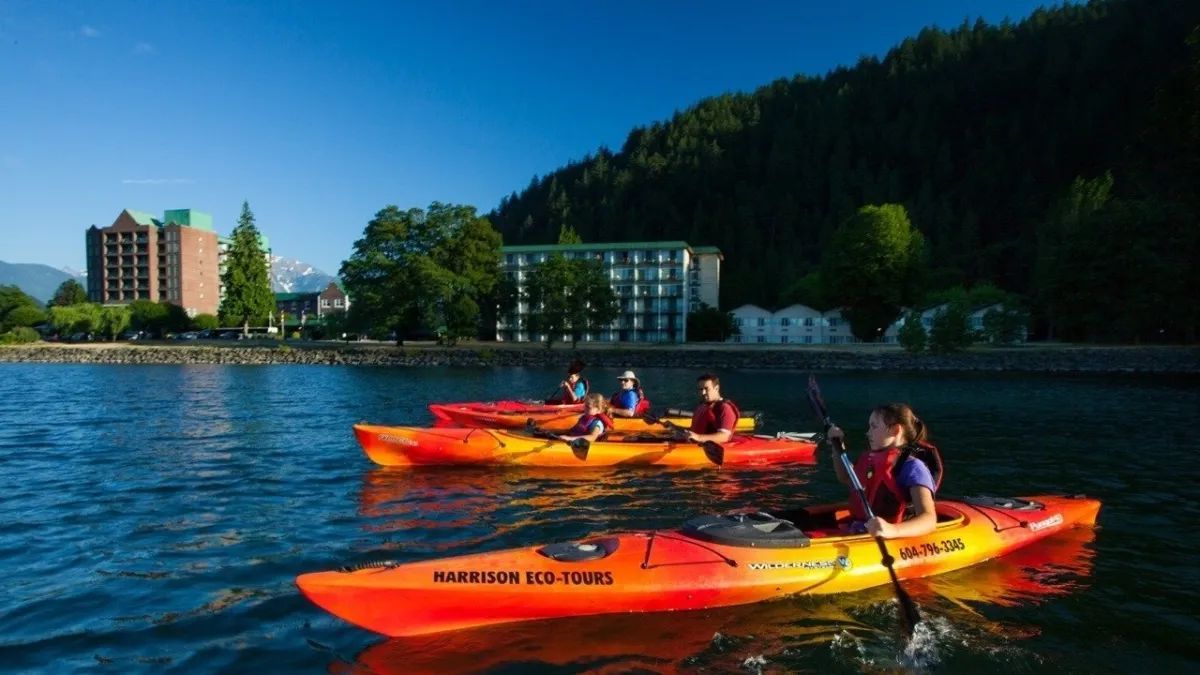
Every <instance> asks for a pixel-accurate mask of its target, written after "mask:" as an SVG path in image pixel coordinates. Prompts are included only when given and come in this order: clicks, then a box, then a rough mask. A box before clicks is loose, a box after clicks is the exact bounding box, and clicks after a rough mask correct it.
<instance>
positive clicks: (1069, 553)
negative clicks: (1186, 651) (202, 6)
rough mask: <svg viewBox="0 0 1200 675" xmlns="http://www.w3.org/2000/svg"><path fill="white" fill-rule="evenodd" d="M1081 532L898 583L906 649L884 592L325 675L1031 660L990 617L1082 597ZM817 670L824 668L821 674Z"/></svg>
mask: <svg viewBox="0 0 1200 675" xmlns="http://www.w3.org/2000/svg"><path fill="white" fill-rule="evenodd" d="M1093 539H1094V533H1093V531H1092V530H1091V529H1087V528H1083V529H1078V530H1071V531H1068V532H1065V533H1063V534H1062V535H1061V536H1056V537H1052V538H1050V539H1047V540H1044V541H1042V542H1039V543H1038V544H1035V545H1033V546H1030V547H1027V548H1025V549H1023V550H1020V551H1017V552H1014V553H1013V554H1010V555H1008V556H1006V557H1004V558H1001V559H998V560H993V561H989V562H987V563H984V564H982V565H978V566H975V567H973V568H970V569H966V570H961V571H958V572H954V573H950V574H945V575H941V576H938V577H933V578H930V579H922V580H912V581H908V582H905V584H906V587H907V588H908V590H909V592H910V593H911V594H912V595H913V597H914V599H915V600H917V602H918V603H919V605H920V609H921V612H922V614H923V616H924V617H925V621H924V622H923V624H928V625H925V626H923V630H921V631H919V632H918V636H917V638H915V639H914V640H912V641H911V642H909V643H905V641H904V640H903V639H902V638H901V636H900V633H899V624H898V621H899V620H898V616H897V614H896V610H895V602H894V600H893V598H892V594H891V590H890V588H884V587H881V588H874V589H869V590H867V591H863V592H860V593H853V594H846V595H835V596H822V597H797V598H788V599H784V600H780V601H775V602H766V603H758V604H754V605H743V606H740V607H727V608H720V609H715V610H704V611H694V612H675V613H657V614H633V615H630V614H621V615H600V616H591V617H572V618H567V619H559V620H550V621H535V622H524V623H518V624H510V625H502V626H491V627H485V628H477V629H471V630H465V631H457V632H451V633H443V634H438V635H427V636H419V637H411V638H395V639H391V640H385V641H381V642H378V643H376V644H373V645H371V646H370V647H368V648H366V649H365V650H363V651H362V652H361V653H359V654H358V655H357V656H356V657H355V658H354V661H353V663H347V662H345V661H341V660H339V661H335V662H334V663H332V664H330V667H329V670H330V672H333V673H351V672H372V673H445V672H490V671H508V672H525V671H527V670H529V669H540V670H546V671H551V672H553V671H559V670H561V671H564V672H579V671H588V672H629V671H632V670H636V671H639V672H658V673H669V672H676V671H678V670H687V671H691V670H698V669H706V670H716V671H719V672H721V671H729V672H733V671H744V670H745V669H746V668H747V667H750V668H751V669H754V668H753V667H754V665H755V664H756V663H757V664H758V665H759V666H762V665H763V664H770V669H779V668H782V669H783V670H785V671H797V670H805V671H814V670H818V669H822V668H829V667H832V668H837V669H843V670H844V669H845V668H847V667H848V666H849V667H853V668H856V669H857V668H864V667H865V668H869V669H872V670H878V669H881V668H882V669H885V670H887V669H894V668H895V667H897V666H900V667H906V668H912V667H916V668H926V667H932V666H937V665H939V663H940V665H942V666H947V667H948V666H950V665H951V664H949V663H947V661H948V660H951V659H953V660H954V662H955V663H956V664H958V665H967V664H969V663H971V662H977V661H978V660H979V659H981V658H985V659H986V658H994V655H995V651H996V649H997V638H998V637H1000V638H1003V640H1004V642H1005V643H1006V644H1007V645H1008V646H1007V649H1008V650H1009V651H1010V654H1009V658H1011V659H1014V660H1015V661H1017V662H1019V661H1021V660H1022V659H1023V658H1024V659H1028V660H1030V661H1031V662H1032V661H1036V660H1037V658H1038V657H1037V656H1036V654H1033V653H1032V652H1026V653H1025V654H1024V655H1022V649H1021V648H1020V647H1019V644H1018V645H1017V646H1014V645H1013V642H1014V641H1018V640H1021V639H1025V638H1030V637H1033V636H1036V635H1037V630H1036V629H1033V628H1030V627H1026V626H1022V625H1021V624H1020V623H1018V622H1012V621H997V620H996V617H995V616H994V611H993V609H994V608H996V607H1001V608H1016V609H1019V610H1020V613H1024V614H1029V613H1030V610H1031V609H1032V608H1033V607H1035V606H1037V605H1039V604H1042V603H1044V602H1047V601H1049V600H1050V599H1053V598H1057V597H1061V596H1064V595H1067V594H1070V593H1074V592H1077V591H1079V590H1082V589H1084V588H1086V586H1087V584H1088V578H1089V576H1090V574H1091V571H1092V559H1093V552H1092V548H1091V544H1092V542H1093ZM823 659H828V662H827V663H822V660H823Z"/></svg>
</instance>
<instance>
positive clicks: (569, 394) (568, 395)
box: [546, 377, 592, 404]
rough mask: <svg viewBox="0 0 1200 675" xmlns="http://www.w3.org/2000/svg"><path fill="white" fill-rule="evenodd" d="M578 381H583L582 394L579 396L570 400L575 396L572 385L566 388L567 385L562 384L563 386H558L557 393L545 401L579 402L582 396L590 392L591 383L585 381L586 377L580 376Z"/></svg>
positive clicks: (558, 402)
mask: <svg viewBox="0 0 1200 675" xmlns="http://www.w3.org/2000/svg"><path fill="white" fill-rule="evenodd" d="M579 381H580V382H582V383H583V396H580V397H579V398H577V399H575V400H573V401H572V400H571V399H572V398H573V397H574V396H575V393H574V390H573V389H574V388H573V387H572V388H568V387H565V386H564V387H559V388H558V393H556V394H554V395H553V396H551V397H550V398H548V399H546V403H550V404H571V403H579V402H580V401H582V400H583V398H584V396H587V395H588V392H590V391H591V390H592V387H591V384H590V383H589V382H588V381H587V378H584V377H581V378H579Z"/></svg>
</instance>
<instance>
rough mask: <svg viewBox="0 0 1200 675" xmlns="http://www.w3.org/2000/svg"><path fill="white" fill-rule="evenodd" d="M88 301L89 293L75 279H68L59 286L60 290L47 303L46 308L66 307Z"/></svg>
mask: <svg viewBox="0 0 1200 675" xmlns="http://www.w3.org/2000/svg"><path fill="white" fill-rule="evenodd" d="M87 301H88V297H87V291H86V290H84V288H83V286H82V285H81V284H80V283H79V282H78V281H76V280H74V279H67V280H66V281H64V282H62V283H61V284H59V285H58V289H57V290H55V291H54V297H53V298H50V302H48V303H46V306H47V307H65V306H67V305H78V304H79V303H81V302H87Z"/></svg>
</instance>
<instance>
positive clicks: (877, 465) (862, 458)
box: [850, 441, 944, 523]
mask: <svg viewBox="0 0 1200 675" xmlns="http://www.w3.org/2000/svg"><path fill="white" fill-rule="evenodd" d="M909 457H912V458H914V459H917V460H919V461H922V462H925V466H926V467H928V468H929V473H930V475H932V476H933V486H934V492H935V493H936V492H937V489H938V488H939V487H941V485H942V474H943V473H944V471H943V467H942V456H941V453H939V452H938V449H937V448H936V447H934V446H933V445H932V444H930V443H926V442H924V441H918V442H916V443H914V444H913V445H910V446H908V447H907V448H903V449H902V448H886V449H883V450H869V451H867V452H864V453H863V454H861V455H859V457H858V461H856V462H855V463H854V473H856V474H858V480H859V482H860V483H862V486H863V492H865V493H867V501H868V502H870V503H871V510H872V511H874V512H875V515H876V516H878V517H879V518H881V519H883V520H886V521H888V522H889V523H899V522H902V521H903V520H904V519H905V517H906V516H907V511H908V507H909V502H911V501H912V499H911V495H910V493H909V491H908V490H903V489H901V488H900V485H899V484H898V483H897V482H896V473H897V472H898V471H899V469H900V463H901V462H904V461H907V460H908V458H909ZM850 515H851V516H852V517H853V518H854V519H855V520H861V521H865V520H866V519H867V511H866V509H864V508H863V505H862V500H861V499H860V498H859V496H858V493H857V492H856V491H855V490H854V488H853V487H851V488H850Z"/></svg>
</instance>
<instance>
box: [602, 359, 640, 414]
mask: <svg viewBox="0 0 1200 675" xmlns="http://www.w3.org/2000/svg"><path fill="white" fill-rule="evenodd" d="M617 382H620V383H621V388H620V389H619V390H618V391H617V393H615V394H613V395H612V398H611V399H609V401H608V404H609V406H610V407H611V412H612V414H613V415H615V416H617V417H637V416H638V415H641V414H643V413H645V412H646V411H647V410H649V409H650V401H648V400H646V392H644V391H642V383H641V382H639V381H638V379H637V375H635V374H634V373H633V371H632V370H627V371H625V372H623V373H621V376H620V377H618V378H617Z"/></svg>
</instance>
